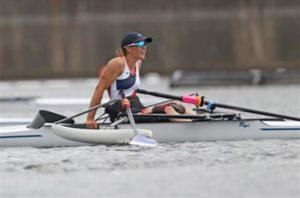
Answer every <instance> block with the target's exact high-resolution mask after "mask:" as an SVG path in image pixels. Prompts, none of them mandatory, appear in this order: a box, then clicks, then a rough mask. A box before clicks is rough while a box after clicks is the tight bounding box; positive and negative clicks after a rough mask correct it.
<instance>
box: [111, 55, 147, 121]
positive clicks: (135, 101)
mask: <svg viewBox="0 0 300 198" xmlns="http://www.w3.org/2000/svg"><path fill="white" fill-rule="evenodd" d="M123 59H124V62H125V67H124V71H123V72H122V74H121V75H119V76H118V77H117V79H116V80H115V81H114V82H113V83H112V84H111V86H110V87H109V88H108V89H107V91H108V95H109V97H110V99H111V100H114V99H121V98H122V97H121V96H120V91H123V93H124V95H125V96H126V98H127V99H128V100H129V102H130V108H131V110H132V112H133V113H138V112H141V111H142V110H143V109H144V108H145V107H144V105H143V104H142V103H141V101H140V100H139V98H138V97H137V94H136V92H135V90H136V89H138V88H139V86H140V83H141V82H140V73H139V68H140V65H141V61H137V62H136V63H135V69H134V73H133V74H131V72H130V69H129V67H128V65H127V62H126V59H125V57H123ZM121 111H122V108H121V102H120V101H117V102H115V103H113V104H111V105H108V106H107V107H106V112H107V113H108V114H109V117H110V120H111V121H112V122H113V121H114V120H115V119H116V118H117V117H118V115H119V113H120V112H121Z"/></svg>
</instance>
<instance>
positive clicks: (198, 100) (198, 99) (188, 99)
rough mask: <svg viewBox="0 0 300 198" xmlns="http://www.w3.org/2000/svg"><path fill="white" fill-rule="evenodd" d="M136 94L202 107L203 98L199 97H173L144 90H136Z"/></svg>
mask: <svg viewBox="0 0 300 198" xmlns="http://www.w3.org/2000/svg"><path fill="white" fill-rule="evenodd" d="M136 92H138V93H141V94H147V95H152V96H157V97H161V98H168V99H172V100H179V101H182V102H185V103H189V104H194V105H196V106H202V105H203V97H200V96H191V95H183V96H174V95H171V94H164V93H158V92H154V91H147V90H144V89H137V90H136Z"/></svg>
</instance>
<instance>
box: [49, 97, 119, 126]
mask: <svg viewBox="0 0 300 198" xmlns="http://www.w3.org/2000/svg"><path fill="white" fill-rule="evenodd" d="M111 102H113V101H109V102H106V103H104V104H98V105H96V106H94V107H92V108H90V109H88V110H86V111H83V112H80V113H77V114H75V115H73V116H70V117H67V118H64V119H62V120H59V121H57V122H55V124H60V123H63V122H65V121H68V120H70V119H73V118H76V117H78V116H81V115H83V114H85V113H88V112H90V111H94V110H96V109H99V108H100V107H103V106H105V105H107V104H109V103H111Z"/></svg>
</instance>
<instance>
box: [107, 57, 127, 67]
mask: <svg viewBox="0 0 300 198" xmlns="http://www.w3.org/2000/svg"><path fill="white" fill-rule="evenodd" d="M124 66H125V62H124V59H123V58H122V57H115V58H113V59H111V60H110V61H108V63H107V67H109V68H110V69H114V70H119V69H121V70H123V68H124Z"/></svg>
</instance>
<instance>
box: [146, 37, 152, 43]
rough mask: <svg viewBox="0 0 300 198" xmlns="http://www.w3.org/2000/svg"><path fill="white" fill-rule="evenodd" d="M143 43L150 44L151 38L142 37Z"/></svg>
mask: <svg viewBox="0 0 300 198" xmlns="http://www.w3.org/2000/svg"><path fill="white" fill-rule="evenodd" d="M144 41H145V42H146V43H152V38H151V37H144Z"/></svg>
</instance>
